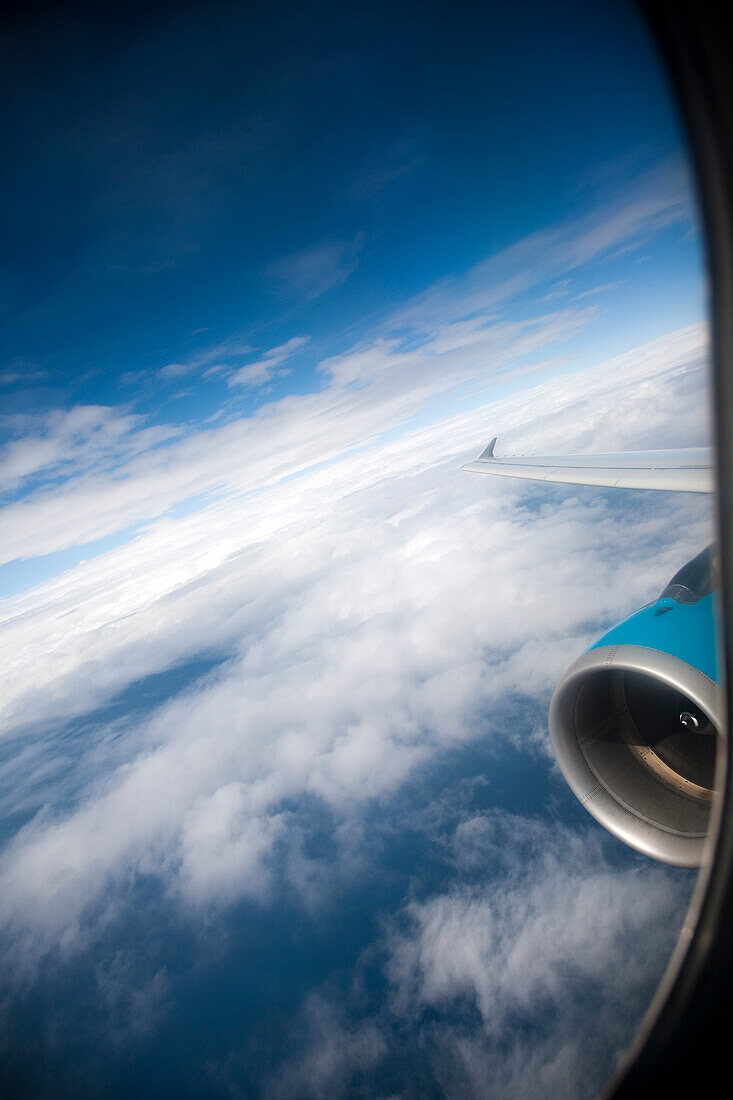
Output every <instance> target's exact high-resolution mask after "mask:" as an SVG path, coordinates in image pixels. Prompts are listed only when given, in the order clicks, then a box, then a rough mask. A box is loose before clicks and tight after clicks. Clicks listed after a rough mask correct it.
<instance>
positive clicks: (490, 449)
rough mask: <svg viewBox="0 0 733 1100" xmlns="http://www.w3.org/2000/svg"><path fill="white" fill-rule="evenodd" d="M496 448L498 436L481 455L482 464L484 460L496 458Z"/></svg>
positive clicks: (479, 459)
mask: <svg viewBox="0 0 733 1100" xmlns="http://www.w3.org/2000/svg"><path fill="white" fill-rule="evenodd" d="M495 446H496V436H494V438H493V439H492V440H491V442H490V443H489V445H488V446H487V447H485V448H484V449H483V451H482V452H481V454H480V455H479V456H478V461H479V462H480V461H481V459H482V458H493V457H494V447H495Z"/></svg>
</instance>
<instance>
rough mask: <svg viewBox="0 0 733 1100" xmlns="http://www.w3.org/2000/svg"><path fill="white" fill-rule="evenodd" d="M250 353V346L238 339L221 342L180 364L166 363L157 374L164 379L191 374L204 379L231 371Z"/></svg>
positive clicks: (199, 350)
mask: <svg viewBox="0 0 733 1100" xmlns="http://www.w3.org/2000/svg"><path fill="white" fill-rule="evenodd" d="M251 351H252V348H251V346H250V345H249V344H248V343H245V342H243V341H242V340H240V339H239V338H236V337H234V338H231V339H229V340H221V341H219V342H218V343H216V344H213V345H211V346H210V347H205V348H199V349H197V350H196V351H194V352H191V353H190V354H189V355H187V356H185V357H184V358H183V359H182V360H181V361H180V362H178V361H176V362H172V363H166V365H165V366H164V367H161V368H160V370H159V371H158V372H157V373H158V375H159V376H160V377H161V378H164V379H178V378H186V377H188V376H189V375H193V374H199V375H201V376H202V377H203V378H206V377H210V376H212V375H216V374H221V373H223V372H225V371H227V370H232V369H233V367H234V365H235V364H236V363H237V362H238V360H240V359H241V358H242V357H243V356H245V355H249V354H250V352H251Z"/></svg>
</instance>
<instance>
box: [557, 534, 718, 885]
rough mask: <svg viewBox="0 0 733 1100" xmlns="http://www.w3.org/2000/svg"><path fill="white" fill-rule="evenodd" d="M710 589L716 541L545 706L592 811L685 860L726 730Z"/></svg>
mask: <svg viewBox="0 0 733 1100" xmlns="http://www.w3.org/2000/svg"><path fill="white" fill-rule="evenodd" d="M714 590H715V551H714V548H713V547H709V548H708V549H707V550H704V551H703V552H702V554H699V555H698V556H697V557H696V558H694V559H693V560H692V561H691V562H688V564H687V565H686V566H684V567H683V569H681V570H680V571H679V573H677V574H676V575H675V577H673V579H672V581H670V583H669V585H667V587H666V588H665V590H664V592H663V593H662V595H661V596H660V597H659V599H658V600H657V601H656V602H655V603H652V604H648V605H647V606H646V607H643V608H641V610H640V611H637V612H636V613H635V614H634V615H631V616H630V617H629V618H628V619H624V621H623V622H621V623H619V624H618V625H617V626H615V627H613V628H612V629H611V630H609V631H608V632H607V633H606V634H604V635H603V637H602V638H600V639H599V641H597V642H596V643H595V645H593V646H591V648H590V649H588V650H587V651H586V652H585V653H584V654H582V656H581V657H579V659H578V660H577V661H576V662H575V663H574V664H573V665H571V667H570V668H569V669H568V671H567V672H566V673H565V675H564V676H563V678H562V680H561V681H560V683H559V684H558V685H557V687H556V689H555V692H554V694H553V697H552V701H551V703H550V716H549V724H550V737H551V740H552V745H553V749H554V751H555V755H556V757H557V761H558V764H559V765H560V768H561V770H562V772H563V774H564V776H565V778H566V779H567V781H568V783H569V784H570V787H571V788H572V790H573V791H574V792H575V794H576V795H577V797H578V798H579V799H580V801H581V802H582V804H583V805H584V806H585V808H586V809H587V810H588V811H589V812H590V813H591V814H593V816H594V817H595V818H596V819H597V820H598V821H599V822H600V823H601V824H602V825H604V826H605V827H606V828H607V829H608V830H609V831H610V832H612V833H614V834H615V835H616V836H617V837H619V838H620V839H621V840H623V841H625V842H626V843H627V844H630V845H631V846H632V847H633V848H636V849H638V850H639V851H641V852H644V853H646V854H647V855H649V856H652V857H654V858H656V859H660V860H663V861H664V862H666V863H673V864H677V865H678V866H684V867H694V866H697V865H699V864H700V862H701V860H702V855H703V845H704V842H705V838H706V836H707V833H708V828H709V819H710V811H711V807H712V803H713V799H714V796H715V770H716V758H717V755H718V752H719V748H720V741H721V736H722V735H721V731H722V728H723V725H722V713H721V698H720V690H719V688H718V669H717V649H716V630H715V614H716V605H715V591H714Z"/></svg>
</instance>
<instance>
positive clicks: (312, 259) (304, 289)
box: [267, 233, 364, 301]
mask: <svg viewBox="0 0 733 1100" xmlns="http://www.w3.org/2000/svg"><path fill="white" fill-rule="evenodd" d="M363 246H364V234H363V233H357V234H356V236H355V237H353V238H352V239H351V240H345V241H326V242H324V243H323V244H318V245H314V246H313V247H312V248H306V249H304V250H303V251H302V252H294V253H292V254H291V255H289V256H283V257H281V258H280V259H279V260H275V261H273V262H272V263H271V264H270V265H269V266H268V268H267V275H268V278H269V279H270V280H272V282H273V284H274V285H275V286H277V287H278V288H280V290H281V291H282V292H284V293H286V294H287V295H288V296H289V297H291V298H295V299H298V300H305V301H312V300H313V299H315V298H320V296H321V295H322V294H326V293H327V292H328V291H330V290H334V289H335V288H336V287H339V286H341V285H342V284H343V283H345V282H346V280H347V279H348V278H349V276H350V275H352V274H353V273H354V271H356V269H357V267H358V265H359V255H360V253H361V250H362V248H363Z"/></svg>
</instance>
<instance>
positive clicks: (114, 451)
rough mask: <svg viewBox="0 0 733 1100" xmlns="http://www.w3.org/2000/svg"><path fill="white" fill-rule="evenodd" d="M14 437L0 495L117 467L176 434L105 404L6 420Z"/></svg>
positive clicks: (2, 465)
mask: <svg viewBox="0 0 733 1100" xmlns="http://www.w3.org/2000/svg"><path fill="white" fill-rule="evenodd" d="M9 419H10V420H11V424H10V427H11V428H12V427H13V426H14V425H13V420H15V422H16V423H15V431H16V433H19V432H22V434H18V437H17V438H15V439H11V440H10V441H9V442H8V443H6V445H5V448H4V451H3V453H2V455H1V456H0V492H5V493H7V492H9V491H12V490H15V489H17V487H18V486H20V485H22V484H23V482H25V481H27V480H29V479H31V478H34V479H36V480H38V479H40V480H41V482H43V481H45V480H47V479H48V478H49V477H51V478H54V479H56V478H59V477H62V478H69V477H72V476H75V475H78V474H79V473H81V472H82V471H84V470H87V469H90V468H92V467H94V468H96V469H97V470H103V469H104V468H105V467H109V466H112V467H117V466H119V464H120V463H121V462H124V461H126V460H129V459H130V458H131V457H132V456H133V455H135V454H138V453H139V452H141V451H150V450H151V449H153V448H155V447H157V446H158V445H159V444H160V443H162V442H165V441H167V440H169V439H171V438H173V437H174V436H176V435H178V434H180V429H177V428H175V427H174V426H172V425H160V426H157V427H153V428H145V427H143V423H144V422H143V419H142V417H140V416H135V415H132V414H130V413H122V412H120V411H119V410H117V409H113V408H110V407H108V406H104V405H75V406H73V407H72V408H70V409H56V410H52V411H51V412H47V413H43V414H40V415H37V416H32V415H25V416H21V417H17V418H9Z"/></svg>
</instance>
